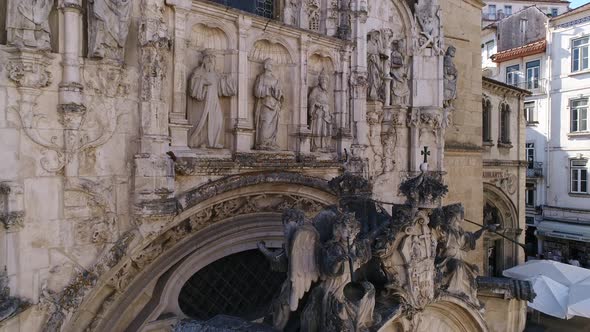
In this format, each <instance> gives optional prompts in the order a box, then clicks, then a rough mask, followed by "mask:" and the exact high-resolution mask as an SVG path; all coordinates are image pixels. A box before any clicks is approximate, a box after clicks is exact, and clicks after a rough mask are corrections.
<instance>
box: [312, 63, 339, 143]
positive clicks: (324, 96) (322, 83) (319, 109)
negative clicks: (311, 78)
mask: <svg viewBox="0 0 590 332" xmlns="http://www.w3.org/2000/svg"><path fill="white" fill-rule="evenodd" d="M329 86H330V82H329V77H328V75H327V74H326V72H325V71H324V70H323V69H322V72H321V73H320V76H319V78H318V85H317V86H315V87H314V88H313V89H312V90H311V92H310V93H309V96H308V97H307V102H308V107H307V109H308V112H309V114H310V116H311V150H312V151H321V152H330V151H331V150H332V147H331V138H332V118H333V116H332V110H331V109H330V94H329V93H328V88H329Z"/></svg>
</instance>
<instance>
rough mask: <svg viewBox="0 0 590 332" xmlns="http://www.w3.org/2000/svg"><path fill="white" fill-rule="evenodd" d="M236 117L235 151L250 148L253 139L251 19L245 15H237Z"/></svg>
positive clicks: (244, 150)
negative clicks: (250, 80)
mask: <svg viewBox="0 0 590 332" xmlns="http://www.w3.org/2000/svg"><path fill="white" fill-rule="evenodd" d="M237 26H238V33H239V36H238V38H239V39H238V118H237V120H236V123H235V124H234V125H235V127H234V139H235V141H234V149H235V151H236V152H248V151H250V150H251V147H252V145H251V144H252V142H253V139H254V129H253V124H251V123H249V122H248V97H250V95H251V91H250V90H248V50H249V48H250V45H248V39H247V38H248V30H249V29H250V27H251V26H252V19H251V18H250V17H247V16H239V17H238V22H237Z"/></svg>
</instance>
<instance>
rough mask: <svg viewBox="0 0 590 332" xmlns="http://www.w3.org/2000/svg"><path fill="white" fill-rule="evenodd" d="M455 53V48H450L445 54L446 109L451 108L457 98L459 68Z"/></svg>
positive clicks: (444, 104)
mask: <svg viewBox="0 0 590 332" xmlns="http://www.w3.org/2000/svg"><path fill="white" fill-rule="evenodd" d="M455 52H456V49H455V47H454V46H449V47H448V48H447V52H446V53H445V57H444V61H443V70H444V101H443V106H444V107H445V108H448V107H451V106H452V103H453V101H454V100H455V99H456V98H457V77H458V72H457V67H455V62H454V58H455Z"/></svg>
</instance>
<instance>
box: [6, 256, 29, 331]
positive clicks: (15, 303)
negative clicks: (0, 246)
mask: <svg viewBox="0 0 590 332" xmlns="http://www.w3.org/2000/svg"><path fill="white" fill-rule="evenodd" d="M8 283H9V280H8V272H7V271H6V266H4V268H3V269H2V271H0V322H2V321H3V320H5V319H7V318H10V317H12V316H14V315H15V314H16V313H18V312H19V311H21V310H23V309H24V308H25V307H27V306H28V305H29V304H28V303H27V302H26V301H23V300H21V299H20V298H17V297H14V296H10V288H9V286H8Z"/></svg>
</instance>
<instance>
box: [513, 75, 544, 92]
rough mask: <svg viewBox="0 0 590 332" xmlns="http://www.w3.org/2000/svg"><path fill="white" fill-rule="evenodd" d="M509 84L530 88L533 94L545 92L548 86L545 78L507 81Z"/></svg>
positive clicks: (525, 88)
mask: <svg viewBox="0 0 590 332" xmlns="http://www.w3.org/2000/svg"><path fill="white" fill-rule="evenodd" d="M506 84H508V85H512V86H515V87H517V88H520V89H524V90H529V91H530V92H531V93H532V94H542V93H545V87H546V86H547V80H546V79H544V78H541V79H536V80H526V81H525V80H523V81H516V82H506Z"/></svg>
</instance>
